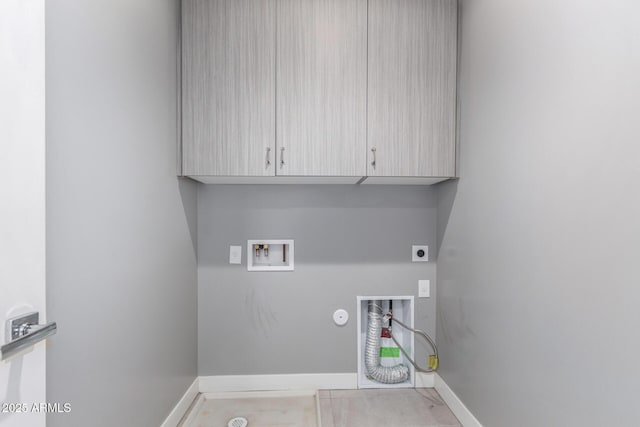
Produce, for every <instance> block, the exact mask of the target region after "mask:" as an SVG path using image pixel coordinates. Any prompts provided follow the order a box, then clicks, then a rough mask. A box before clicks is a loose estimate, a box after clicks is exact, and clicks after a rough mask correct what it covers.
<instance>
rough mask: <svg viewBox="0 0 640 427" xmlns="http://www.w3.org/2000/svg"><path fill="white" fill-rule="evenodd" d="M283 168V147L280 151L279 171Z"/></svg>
mask: <svg viewBox="0 0 640 427" xmlns="http://www.w3.org/2000/svg"><path fill="white" fill-rule="evenodd" d="M283 166H284V147H282V148H281V149H280V169H282V167H283Z"/></svg>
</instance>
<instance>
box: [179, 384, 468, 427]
mask: <svg viewBox="0 0 640 427" xmlns="http://www.w3.org/2000/svg"><path fill="white" fill-rule="evenodd" d="M318 397H319V403H320V415H321V421H322V426H321V427H461V424H460V422H459V421H458V420H457V419H456V417H455V416H454V415H453V413H452V412H451V410H450V409H449V407H448V406H447V405H446V404H445V403H444V401H443V400H442V398H441V397H440V395H439V394H438V393H437V392H436V391H435V390H434V389H432V388H417V389H363V390H320V391H319V392H318ZM316 408H317V405H316V398H315V396H289V397H269V396H263V397H252V396H251V397H241V398H218V399H209V398H207V399H203V401H202V404H201V405H200V406H199V407H198V409H197V412H196V413H194V414H192V415H190V416H189V419H190V421H189V422H188V424H187V422H186V421H185V422H184V423H183V424H181V425H182V426H184V427H186V426H188V427H226V426H227V422H228V421H229V420H230V419H231V418H233V417H237V416H243V417H246V418H247V419H248V420H249V426H248V427H285V426H287V427H316V426H317V423H316V418H317V412H316Z"/></svg>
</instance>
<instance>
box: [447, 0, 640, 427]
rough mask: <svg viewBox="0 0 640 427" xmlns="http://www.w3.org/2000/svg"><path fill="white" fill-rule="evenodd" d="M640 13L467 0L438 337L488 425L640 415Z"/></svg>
mask: <svg viewBox="0 0 640 427" xmlns="http://www.w3.org/2000/svg"><path fill="white" fill-rule="evenodd" d="M639 15H640V4H638V3H637V2H631V1H612V2H606V3H603V2H598V1H593V0H587V1H581V2H572V1H570V2H558V1H549V0H545V1H540V0H536V1H533V0H527V1H520V2H513V1H508V0H483V1H466V0H464V1H463V2H462V58H461V63H460V72H461V75H460V88H459V93H460V98H461V102H462V104H461V133H460V139H461V164H460V175H461V179H460V181H459V182H458V183H455V182H450V183H446V184H444V185H441V186H439V187H440V188H439V193H440V194H439V196H440V197H439V199H440V202H439V217H438V220H439V235H440V238H441V239H442V246H441V249H440V253H439V258H438V281H439V283H438V344H439V346H440V348H439V349H440V352H441V369H442V370H441V373H440V374H441V375H442V376H443V378H444V380H445V381H446V382H447V383H448V384H449V385H450V386H451V387H452V389H453V390H454V392H456V393H457V394H458V396H459V397H460V398H461V399H462V401H463V402H464V403H465V404H466V405H467V406H468V407H469V409H470V410H471V411H472V412H473V413H474V414H475V415H476V416H477V418H478V419H479V420H480V421H481V422H482V423H483V425H485V426H492V427H497V426H521V427H527V426H532V427H533V426H535V427H539V426H563V427H564V426H601V425H608V426H630V425H639V424H640V415H639V413H638V410H637V403H636V400H637V396H638V395H639V393H640V370H639V369H638V361H637V358H638V353H640V341H639V340H638V325H640V310H638V302H639V301H640V286H638V283H639V281H638V260H637V256H638V253H639V251H638V247H639V245H640V197H639V196H638V194H639V192H638V190H637V183H638V182H640V167H638V165H639V159H640V143H639V141H640V121H639V120H638V112H639V111H640V83H639V82H640V80H639V78H638V76H640V26H639V25H638V16H639Z"/></svg>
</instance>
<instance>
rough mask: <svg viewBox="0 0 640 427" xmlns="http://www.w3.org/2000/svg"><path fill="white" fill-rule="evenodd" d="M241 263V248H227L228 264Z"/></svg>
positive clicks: (232, 246)
mask: <svg viewBox="0 0 640 427" xmlns="http://www.w3.org/2000/svg"><path fill="white" fill-rule="evenodd" d="M240 263H242V246H234V245H231V246H229V264H240Z"/></svg>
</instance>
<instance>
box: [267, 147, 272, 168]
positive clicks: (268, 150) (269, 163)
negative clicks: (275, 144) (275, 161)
mask: <svg viewBox="0 0 640 427" xmlns="http://www.w3.org/2000/svg"><path fill="white" fill-rule="evenodd" d="M269 166H271V147H267V167H269Z"/></svg>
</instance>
